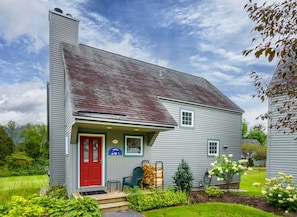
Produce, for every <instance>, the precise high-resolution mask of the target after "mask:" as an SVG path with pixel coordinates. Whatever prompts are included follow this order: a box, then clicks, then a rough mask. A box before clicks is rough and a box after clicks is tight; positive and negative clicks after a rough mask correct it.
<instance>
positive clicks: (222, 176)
mask: <svg viewBox="0 0 297 217" xmlns="http://www.w3.org/2000/svg"><path fill="white" fill-rule="evenodd" d="M215 157H216V159H217V160H216V161H215V162H213V163H211V164H210V165H211V166H212V167H213V169H211V170H209V171H208V174H209V176H210V177H211V176H216V177H217V180H218V181H224V182H225V183H226V186H227V189H229V185H230V183H231V182H232V180H233V177H234V175H242V174H246V170H247V167H245V166H243V164H244V163H246V162H244V161H242V160H241V161H232V160H231V158H232V157H233V155H232V154H229V155H228V156H226V155H216V156H215Z"/></svg>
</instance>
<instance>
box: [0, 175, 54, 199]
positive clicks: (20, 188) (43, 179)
mask: <svg viewBox="0 0 297 217" xmlns="http://www.w3.org/2000/svg"><path fill="white" fill-rule="evenodd" d="M47 186H48V176H47V175H36V176H12V177H2V178H0V204H1V203H5V202H6V201H7V200H8V199H9V198H10V197H11V196H13V195H19V196H23V197H25V198H27V197H29V196H31V195H32V194H39V191H40V188H42V187H47Z"/></svg>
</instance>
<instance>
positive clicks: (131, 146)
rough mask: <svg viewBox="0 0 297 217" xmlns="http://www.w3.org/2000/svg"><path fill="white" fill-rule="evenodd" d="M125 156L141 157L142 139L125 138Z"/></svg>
mask: <svg viewBox="0 0 297 217" xmlns="http://www.w3.org/2000/svg"><path fill="white" fill-rule="evenodd" d="M126 139H127V140H126V154H131V155H141V154H142V138H141V137H135V138H133V137H127V138H126Z"/></svg>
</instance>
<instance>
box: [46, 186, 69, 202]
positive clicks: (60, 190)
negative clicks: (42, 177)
mask: <svg viewBox="0 0 297 217" xmlns="http://www.w3.org/2000/svg"><path fill="white" fill-rule="evenodd" d="M46 196H48V197H50V198H57V199H67V198H68V194H67V190H66V188H65V187H62V186H59V185H57V186H53V187H51V188H49V189H48V190H47V191H46Z"/></svg>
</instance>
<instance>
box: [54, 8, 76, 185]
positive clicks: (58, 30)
mask: <svg viewBox="0 0 297 217" xmlns="http://www.w3.org/2000/svg"><path fill="white" fill-rule="evenodd" d="M49 22H50V25H49V26H50V29H49V41H50V43H49V44H50V46H49V59H50V82H49V143H50V170H51V176H50V184H51V185H52V186H53V185H63V184H65V126H64V125H65V119H64V115H65V112H64V111H65V109H64V94H65V92H64V88H65V87H64V82H65V80H64V65H63V58H62V52H61V42H62V41H63V42H68V43H72V44H77V43H78V21H77V20H75V19H73V18H71V17H68V16H64V15H62V14H60V13H57V12H54V11H50V12H49Z"/></svg>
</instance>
